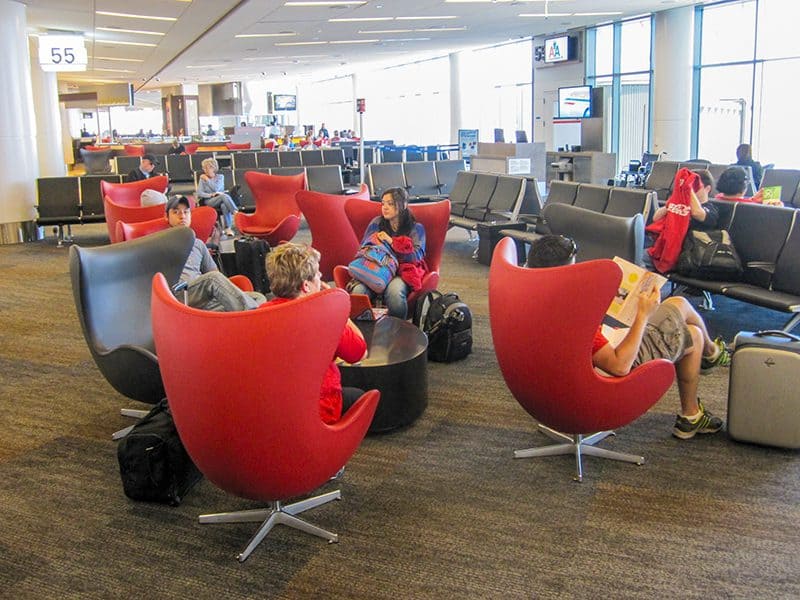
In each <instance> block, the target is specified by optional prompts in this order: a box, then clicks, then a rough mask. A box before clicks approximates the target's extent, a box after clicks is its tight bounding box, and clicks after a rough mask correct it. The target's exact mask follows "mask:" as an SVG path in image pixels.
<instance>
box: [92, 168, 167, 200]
mask: <svg viewBox="0 0 800 600" xmlns="http://www.w3.org/2000/svg"><path fill="white" fill-rule="evenodd" d="M168 184H169V178H168V177H167V176H166V175H158V176H156V177H150V178H148V179H142V180H140V181H131V182H130V183H112V182H111V181H101V182H100V195H101V196H103V197H105V196H108V197H109V198H111V200H112V201H113V202H114V203H115V204H118V205H120V206H141V205H142V202H141V196H142V192H143V191H145V190H156V191H157V192H161V193H162V194H163V193H165V192H166V191H167V185H168Z"/></svg>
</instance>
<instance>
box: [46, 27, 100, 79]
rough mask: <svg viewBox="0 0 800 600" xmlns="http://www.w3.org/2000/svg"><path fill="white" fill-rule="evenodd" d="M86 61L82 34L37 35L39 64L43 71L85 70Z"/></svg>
mask: <svg viewBox="0 0 800 600" xmlns="http://www.w3.org/2000/svg"><path fill="white" fill-rule="evenodd" d="M88 62H89V61H88V56H87V54H86V46H85V44H84V40H83V36H81V35H42V36H39V65H40V66H41V67H42V70H43V71H85V70H86V65H87V63H88Z"/></svg>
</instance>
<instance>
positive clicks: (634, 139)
mask: <svg viewBox="0 0 800 600" xmlns="http://www.w3.org/2000/svg"><path fill="white" fill-rule="evenodd" d="M620 83H621V85H620V105H619V147H618V148H617V163H618V164H619V166H620V167H622V166H624V165H626V164H628V163H629V162H630V161H631V160H632V159H639V158H641V156H642V153H643V152H644V151H645V150H647V146H648V140H649V132H650V75H649V74H644V75H624V76H622V77H621V80H620Z"/></svg>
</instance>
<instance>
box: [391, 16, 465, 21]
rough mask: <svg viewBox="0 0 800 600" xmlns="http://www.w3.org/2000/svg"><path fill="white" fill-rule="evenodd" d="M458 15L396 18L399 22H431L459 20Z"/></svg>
mask: <svg viewBox="0 0 800 600" xmlns="http://www.w3.org/2000/svg"><path fill="white" fill-rule="evenodd" d="M457 18H458V17H457V16H456V15H436V16H429V17H395V19H397V20H398V21H430V20H437V19H457Z"/></svg>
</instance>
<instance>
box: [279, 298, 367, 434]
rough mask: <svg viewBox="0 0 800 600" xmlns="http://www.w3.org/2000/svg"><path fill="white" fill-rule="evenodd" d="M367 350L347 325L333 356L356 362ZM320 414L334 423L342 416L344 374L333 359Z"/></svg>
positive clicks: (323, 390) (320, 398)
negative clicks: (342, 374)
mask: <svg viewBox="0 0 800 600" xmlns="http://www.w3.org/2000/svg"><path fill="white" fill-rule="evenodd" d="M291 301H292V299H291V298H275V299H274V300H271V301H270V302H269V303H268V304H270V305H274V304H283V303H284V302H291ZM366 351H367V343H366V342H365V341H364V338H362V337H361V336H359V335H356V333H355V332H354V331H353V330H352V329H350V327H347V326H346V325H345V328H344V330H343V331H342V337H341V339H340V340H339V345H338V346H337V348H336V354H335V356H334V357H333V358H334V359H335V358H341V359H342V360H345V361H347V362H355V361H357V360H361V359H362V358H363V357H364V353H365V352H366ZM319 396H320V397H319V416H320V418H321V419H322V420H323V421H324V422H325V423H327V424H328V425H332V424H333V423H336V422H337V421H338V420H339V419H341V418H342V376H341V374H340V373H339V367H338V366H337V365H336V361H335V360H332V361H331V364H329V365H328V369H327V370H326V371H325V376H324V377H323V378H322V388H321V389H320V393H319Z"/></svg>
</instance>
